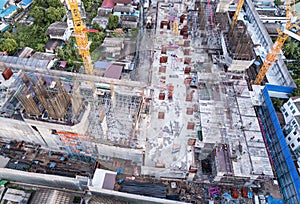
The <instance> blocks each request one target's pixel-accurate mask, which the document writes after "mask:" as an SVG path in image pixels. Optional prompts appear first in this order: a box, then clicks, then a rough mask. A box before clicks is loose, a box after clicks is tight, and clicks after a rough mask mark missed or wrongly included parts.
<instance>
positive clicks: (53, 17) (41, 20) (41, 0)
mask: <svg viewBox="0 0 300 204" xmlns="http://www.w3.org/2000/svg"><path fill="white" fill-rule="evenodd" d="M65 14H66V10H65V8H64V5H63V4H62V3H61V2H60V1H58V0H47V1H46V0H35V1H34V3H33V7H32V9H31V11H30V15H31V16H32V17H33V18H34V22H35V23H36V24H38V25H40V26H49V25H50V24H51V23H54V22H55V21H60V20H61V19H62V17H63V16H64V15H65Z"/></svg>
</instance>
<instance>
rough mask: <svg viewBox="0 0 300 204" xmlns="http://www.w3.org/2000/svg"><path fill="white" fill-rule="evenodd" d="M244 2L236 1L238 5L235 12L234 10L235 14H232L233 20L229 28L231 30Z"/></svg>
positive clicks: (242, 0) (241, 0)
mask: <svg viewBox="0 0 300 204" xmlns="http://www.w3.org/2000/svg"><path fill="white" fill-rule="evenodd" d="M244 1H245V0H239V1H238V4H237V6H236V10H235V13H234V16H233V19H232V25H231V28H232V29H233V28H234V27H235V25H236V23H237V20H238V17H239V14H240V12H241V10H242V7H243V5H244Z"/></svg>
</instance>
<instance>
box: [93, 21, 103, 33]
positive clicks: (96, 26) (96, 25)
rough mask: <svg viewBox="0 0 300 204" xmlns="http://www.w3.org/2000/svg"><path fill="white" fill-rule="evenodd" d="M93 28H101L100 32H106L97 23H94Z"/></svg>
mask: <svg viewBox="0 0 300 204" xmlns="http://www.w3.org/2000/svg"><path fill="white" fill-rule="evenodd" d="M92 28H93V29H95V30H99V31H100V32H104V29H103V28H102V27H101V26H99V25H98V24H97V23H93V25H92Z"/></svg>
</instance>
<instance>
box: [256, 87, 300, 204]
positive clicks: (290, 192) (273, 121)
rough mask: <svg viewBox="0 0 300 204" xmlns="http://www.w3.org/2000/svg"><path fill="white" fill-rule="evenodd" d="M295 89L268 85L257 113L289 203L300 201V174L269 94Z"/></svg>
mask: <svg viewBox="0 0 300 204" xmlns="http://www.w3.org/2000/svg"><path fill="white" fill-rule="evenodd" d="M293 89H294V88H290V87H282V86H274V85H266V86H265V87H264V89H263V90H262V99H263V103H262V106H260V107H258V108H257V113H258V116H259V119H260V122H261V127H262V129H263V136H264V140H265V142H266V145H267V148H268V151H269V153H270V156H271V160H272V161H271V163H272V164H273V167H274V170H275V171H276V175H277V179H278V182H279V185H280V188H281V191H282V194H283V197H284V200H285V202H286V203H289V204H298V203H300V176H299V173H298V171H297V167H296V164H295V163H294V161H293V157H292V154H291V151H290V149H289V146H288V145H287V143H286V141H285V138H284V135H283V132H282V129H281V127H280V123H279V120H278V118H277V115H276V111H275V109H274V107H273V104H272V101H271V97H270V95H269V91H277V92H284V93H291V92H292V91H293Z"/></svg>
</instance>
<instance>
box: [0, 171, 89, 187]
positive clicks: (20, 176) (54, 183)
mask: <svg viewBox="0 0 300 204" xmlns="http://www.w3.org/2000/svg"><path fill="white" fill-rule="evenodd" d="M0 178H1V179H6V180H11V181H17V182H23V183H29V184H36V185H43V186H49V187H56V188H67V189H72V190H83V189H82V185H81V182H80V181H79V180H78V179H76V178H69V177H64V176H55V175H49V174H47V175H46V174H39V173H31V172H25V171H18V170H13V169H6V168H0Z"/></svg>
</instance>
